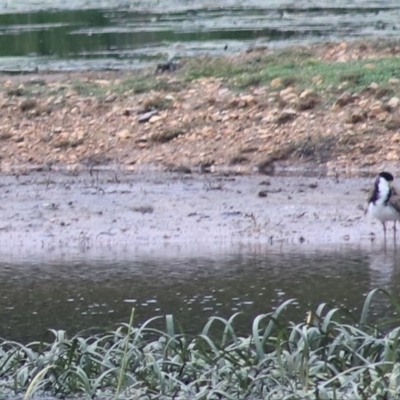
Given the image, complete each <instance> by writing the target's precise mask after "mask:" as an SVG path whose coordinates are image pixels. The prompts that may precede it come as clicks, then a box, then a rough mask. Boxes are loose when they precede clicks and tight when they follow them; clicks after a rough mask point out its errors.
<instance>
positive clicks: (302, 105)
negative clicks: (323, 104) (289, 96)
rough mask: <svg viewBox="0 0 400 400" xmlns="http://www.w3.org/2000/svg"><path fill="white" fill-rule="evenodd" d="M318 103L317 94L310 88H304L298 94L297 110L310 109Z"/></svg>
mask: <svg viewBox="0 0 400 400" xmlns="http://www.w3.org/2000/svg"><path fill="white" fill-rule="evenodd" d="M318 103H319V96H318V95H317V94H316V93H315V92H313V91H312V90H304V91H303V92H302V93H301V94H300V100H299V102H298V104H297V109H298V110H299V111H304V110H311V109H313V108H314V107H315V106H316V105H317V104H318Z"/></svg>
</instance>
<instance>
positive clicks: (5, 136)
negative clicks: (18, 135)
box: [0, 132, 12, 140]
mask: <svg viewBox="0 0 400 400" xmlns="http://www.w3.org/2000/svg"><path fill="white" fill-rule="evenodd" d="M10 138H12V134H11V133H9V132H0V140H7V139H10Z"/></svg>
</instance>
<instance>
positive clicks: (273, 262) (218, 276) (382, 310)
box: [0, 245, 400, 341]
mask: <svg viewBox="0 0 400 400" xmlns="http://www.w3.org/2000/svg"><path fill="white" fill-rule="evenodd" d="M193 250H194V251H193V255H192V256H189V255H188V254H190V253H188V252H183V253H182V252H179V251H175V250H172V249H171V250H169V251H165V252H163V253H157V254H153V255H152V254H148V255H143V254H142V255H140V256H138V257H136V258H135V257H132V254H127V255H125V256H124V255H123V254H122V255H119V256H118V257H115V256H114V255H112V254H110V256H109V258H108V259H107V257H101V259H98V260H96V259H95V258H94V257H93V255H90V254H85V253H82V255H81V256H75V257H74V258H71V257H69V256H65V257H64V259H63V258H59V257H54V259H52V258H51V256H49V255H47V256H45V257H44V258H43V259H36V260H34V259H24V258H20V259H18V257H15V256H14V257H13V258H12V259H9V260H8V261H7V262H4V261H3V262H2V263H1V264H0V293H1V294H0V321H2V323H1V324H0V336H1V337H5V338H7V339H16V340H22V341H32V340H36V339H39V338H41V337H43V335H44V333H45V332H46V329H48V328H53V329H66V330H67V331H68V332H69V333H71V334H72V333H76V332H78V331H80V330H83V329H86V328H89V327H100V328H104V329H107V328H111V327H113V326H114V324H117V323H119V322H127V321H128V320H129V315H130V312H131V307H132V306H134V307H135V309H136V319H135V321H136V323H137V324H140V323H141V322H143V321H145V320H147V319H149V318H151V317H153V316H163V315H166V314H169V313H172V314H173V315H174V317H175V318H176V321H177V327H180V326H181V327H182V328H183V330H184V331H186V332H192V333H194V332H199V330H200V329H201V327H202V326H203V325H204V324H205V322H206V321H207V319H208V317H210V316H213V315H219V316H222V317H224V318H229V317H230V316H231V315H232V314H234V313H236V312H238V311H240V312H242V313H243V314H242V315H241V316H240V317H239V318H238V320H237V324H236V327H237V329H238V331H239V332H241V333H244V334H245V333H249V332H250V323H251V319H252V317H254V316H255V315H258V314H261V313H267V312H271V311H272V310H274V309H275V308H276V307H277V306H278V305H279V304H281V303H282V302H283V301H284V300H287V299H289V298H296V299H298V300H299V304H297V305H296V306H295V307H292V308H291V309H290V310H289V311H288V314H287V315H288V318H290V319H294V320H296V321H301V320H304V317H305V313H306V311H307V309H308V305H310V306H313V305H316V304H320V303H321V302H328V303H332V304H335V305H344V306H345V307H346V308H348V309H350V310H353V311H355V313H356V314H357V312H359V310H360V307H361V306H362V303H363V301H364V298H365V295H366V294H367V293H368V292H369V291H370V290H371V289H373V288H375V287H381V288H386V289H388V290H389V291H390V292H392V293H394V294H395V295H396V293H398V291H399V288H400V274H399V268H400V259H399V258H398V257H397V250H396V249H395V248H393V246H392V247H390V246H388V247H387V248H386V249H384V248H383V247H382V246H381V245H379V246H378V245H377V246H376V247H375V248H370V249H357V248H352V247H337V248H330V249H329V248H325V249H308V250H307V249H306V250H304V251H299V249H298V248H291V247H290V246H288V247H283V248H279V247H275V246H269V247H263V248H257V247H256V248H254V249H253V250H249V249H248V248H246V249H245V250H243V251H241V250H240V249H239V248H237V249H236V250H232V251H229V252H219V253H217V252H213V253H209V254H207V253H204V252H203V253H196V252H195V249H193ZM3 260H4V258H3ZM388 305H389V302H388V301H387V300H386V299H385V298H384V297H383V296H377V298H376V300H375V301H374V307H373V315H371V317H372V318H377V315H379V318H381V317H387V316H393V309H392V308H390V307H388ZM158 326H159V327H163V321H159V322H158Z"/></svg>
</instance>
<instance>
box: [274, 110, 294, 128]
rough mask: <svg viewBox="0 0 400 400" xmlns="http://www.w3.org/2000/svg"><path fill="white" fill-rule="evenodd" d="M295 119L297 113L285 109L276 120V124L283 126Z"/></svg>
mask: <svg viewBox="0 0 400 400" xmlns="http://www.w3.org/2000/svg"><path fill="white" fill-rule="evenodd" d="M296 117H297V112H296V111H295V110H293V109H290V108H289V109H287V110H283V111H282V112H281V113H280V114H279V116H278V118H277V119H276V122H277V123H278V124H284V123H286V122H289V121H292V120H294V119H295V118H296Z"/></svg>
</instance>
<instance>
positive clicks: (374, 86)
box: [368, 82, 379, 90]
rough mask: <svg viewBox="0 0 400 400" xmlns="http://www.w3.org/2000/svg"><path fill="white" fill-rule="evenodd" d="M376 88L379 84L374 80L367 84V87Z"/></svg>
mask: <svg viewBox="0 0 400 400" xmlns="http://www.w3.org/2000/svg"><path fill="white" fill-rule="evenodd" d="M378 88H379V85H378V84H377V83H376V82H371V83H370V84H369V85H368V89H371V90H377V89H378Z"/></svg>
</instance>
